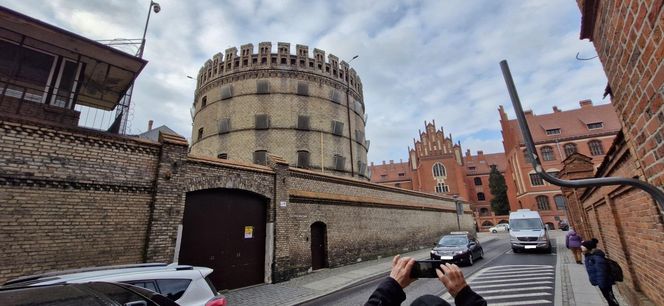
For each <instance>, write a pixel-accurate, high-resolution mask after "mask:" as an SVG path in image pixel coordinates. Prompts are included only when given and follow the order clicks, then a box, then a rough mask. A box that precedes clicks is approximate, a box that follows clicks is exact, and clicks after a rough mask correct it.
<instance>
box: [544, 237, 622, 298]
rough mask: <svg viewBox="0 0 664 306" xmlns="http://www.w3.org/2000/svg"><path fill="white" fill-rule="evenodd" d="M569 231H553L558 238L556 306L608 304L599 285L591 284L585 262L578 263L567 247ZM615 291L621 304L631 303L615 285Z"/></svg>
mask: <svg viewBox="0 0 664 306" xmlns="http://www.w3.org/2000/svg"><path fill="white" fill-rule="evenodd" d="M567 233H568V232H563V231H552V236H553V237H554V238H556V242H557V247H558V249H557V252H558V258H557V262H556V299H555V306H575V305H589V306H595V305H597V306H599V305H607V303H606V301H605V300H604V297H603V296H602V292H601V291H599V288H598V287H595V286H593V285H591V284H590V281H589V280H588V273H587V272H586V268H585V266H584V265H583V264H577V263H576V261H575V260H574V255H573V254H572V251H570V250H568V249H567V248H566V247H565V235H566V234H567ZM613 293H614V294H615V296H616V298H617V299H618V302H619V303H620V305H629V304H628V303H627V302H626V301H625V299H624V298H622V297H621V296H620V294H619V292H618V289H617V288H616V287H615V286H614V287H613Z"/></svg>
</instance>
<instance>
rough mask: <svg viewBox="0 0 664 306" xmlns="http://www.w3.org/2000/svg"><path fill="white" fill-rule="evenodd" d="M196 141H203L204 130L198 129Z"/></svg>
mask: <svg viewBox="0 0 664 306" xmlns="http://www.w3.org/2000/svg"><path fill="white" fill-rule="evenodd" d="M196 139H198V140H201V139H203V128H200V129H198V138H196Z"/></svg>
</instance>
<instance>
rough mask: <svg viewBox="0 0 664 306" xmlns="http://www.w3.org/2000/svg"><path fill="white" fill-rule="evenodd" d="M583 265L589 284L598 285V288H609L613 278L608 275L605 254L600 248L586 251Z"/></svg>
mask: <svg viewBox="0 0 664 306" xmlns="http://www.w3.org/2000/svg"><path fill="white" fill-rule="evenodd" d="M585 266H586V271H587V272H588V278H589V279H590V284H591V285H593V286H598V287H599V288H600V289H607V288H611V286H612V285H613V280H612V279H611V276H610V275H609V269H608V266H607V264H606V255H605V254H604V252H602V250H600V249H593V250H592V251H590V252H589V253H586V259H585Z"/></svg>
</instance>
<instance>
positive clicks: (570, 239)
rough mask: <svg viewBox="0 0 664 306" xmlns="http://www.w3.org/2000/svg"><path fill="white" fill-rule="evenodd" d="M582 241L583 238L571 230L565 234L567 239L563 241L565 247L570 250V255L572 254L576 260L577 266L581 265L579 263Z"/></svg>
mask: <svg viewBox="0 0 664 306" xmlns="http://www.w3.org/2000/svg"><path fill="white" fill-rule="evenodd" d="M582 241H583V238H581V236H580V235H579V234H577V233H576V231H574V230H573V229H572V230H570V231H569V233H567V237H566V239H565V246H566V247H567V248H568V249H570V250H572V253H573V254H574V259H576V263H578V264H583V263H582V262H581V242H582Z"/></svg>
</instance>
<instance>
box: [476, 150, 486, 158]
mask: <svg viewBox="0 0 664 306" xmlns="http://www.w3.org/2000/svg"><path fill="white" fill-rule="evenodd" d="M477 159H479V160H483V159H484V151H482V150H478V151H477Z"/></svg>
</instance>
